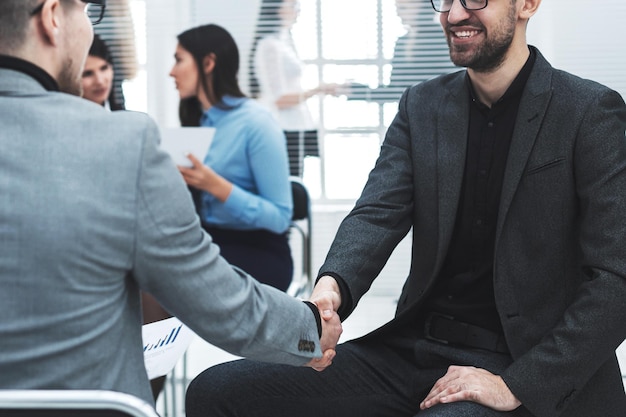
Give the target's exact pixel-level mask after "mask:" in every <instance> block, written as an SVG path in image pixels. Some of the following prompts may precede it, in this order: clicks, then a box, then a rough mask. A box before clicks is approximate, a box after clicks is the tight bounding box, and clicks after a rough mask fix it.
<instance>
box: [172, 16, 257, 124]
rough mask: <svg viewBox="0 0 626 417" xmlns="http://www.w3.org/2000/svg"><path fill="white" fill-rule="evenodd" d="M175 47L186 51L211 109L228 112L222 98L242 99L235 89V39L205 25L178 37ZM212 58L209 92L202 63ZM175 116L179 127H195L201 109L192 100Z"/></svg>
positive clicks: (237, 83)
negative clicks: (177, 116)
mask: <svg viewBox="0 0 626 417" xmlns="http://www.w3.org/2000/svg"><path fill="white" fill-rule="evenodd" d="M178 43H179V44H180V46H181V47H182V48H184V49H185V50H186V51H188V52H189V53H190V54H191V55H192V56H193V58H194V60H195V61H196V66H197V68H198V73H199V74H200V82H201V83H202V88H203V90H204V92H205V94H206V95H207V97H213V98H214V99H215V100H216V102H215V103H211V104H212V105H214V106H217V107H222V108H228V106H226V105H225V104H224V103H223V101H222V98H223V97H224V96H225V95H230V96H234V97H245V94H244V93H243V92H242V91H241V88H240V87H239V82H238V79H237V75H238V73H239V49H238V48H237V43H236V42H235V39H233V37H232V36H231V34H230V33H228V31H227V30H226V29H224V28H223V27H221V26H218V25H214V24H209V25H203V26H198V27H195V28H192V29H189V30H186V31H185V32H183V33H181V34H180V35H178ZM211 54H213V55H215V67H214V69H213V72H212V77H211V86H210V88H209V84H208V80H207V77H204V76H203V74H204V68H203V61H204V58H205V57H207V56H209V55H211ZM179 116H180V120H181V124H182V125H183V126H198V125H199V124H200V117H201V116H202V107H201V105H200V102H199V101H198V99H197V98H196V97H192V98H188V99H183V100H181V102H180V107H179Z"/></svg>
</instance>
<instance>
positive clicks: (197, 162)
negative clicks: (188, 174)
mask: <svg viewBox="0 0 626 417" xmlns="http://www.w3.org/2000/svg"><path fill="white" fill-rule="evenodd" d="M187 159H189V160H190V161H191V163H192V164H193V167H194V168H202V166H203V165H204V164H203V163H202V161H200V160H199V159H198V158H196V157H195V156H194V154H192V153H188V154H187Z"/></svg>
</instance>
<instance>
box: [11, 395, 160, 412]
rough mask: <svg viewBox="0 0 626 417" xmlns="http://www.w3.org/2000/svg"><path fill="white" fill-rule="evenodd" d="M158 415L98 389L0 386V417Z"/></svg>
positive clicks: (138, 402)
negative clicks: (39, 388) (24, 388)
mask: <svg viewBox="0 0 626 417" xmlns="http://www.w3.org/2000/svg"><path fill="white" fill-rule="evenodd" d="M9 416H10V417H159V415H158V414H157V413H156V411H155V410H154V408H153V407H152V406H151V405H150V404H148V403H146V402H145V401H143V400H141V399H139V398H137V397H134V396H132V395H129V394H125V393H121V392H114V391H98V390H0V417H9Z"/></svg>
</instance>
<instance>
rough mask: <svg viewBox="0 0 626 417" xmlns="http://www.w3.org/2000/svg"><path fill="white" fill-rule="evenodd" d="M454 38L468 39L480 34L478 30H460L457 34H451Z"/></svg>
mask: <svg viewBox="0 0 626 417" xmlns="http://www.w3.org/2000/svg"><path fill="white" fill-rule="evenodd" d="M452 33H453V34H454V36H455V37H457V38H461V39H469V38H472V37H474V36H476V35H478V34H479V33H480V30H461V31H458V32H452Z"/></svg>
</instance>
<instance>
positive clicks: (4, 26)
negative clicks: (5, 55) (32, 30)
mask: <svg viewBox="0 0 626 417" xmlns="http://www.w3.org/2000/svg"><path fill="white" fill-rule="evenodd" d="M38 2H39V0H1V1H0V50H2V51H6V52H10V51H14V50H16V49H17V48H19V47H20V46H22V44H23V43H24V40H25V37H26V30H27V29H28V22H29V21H30V18H31V15H30V11H31V10H33V9H34V8H35V7H37V4H38Z"/></svg>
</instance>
